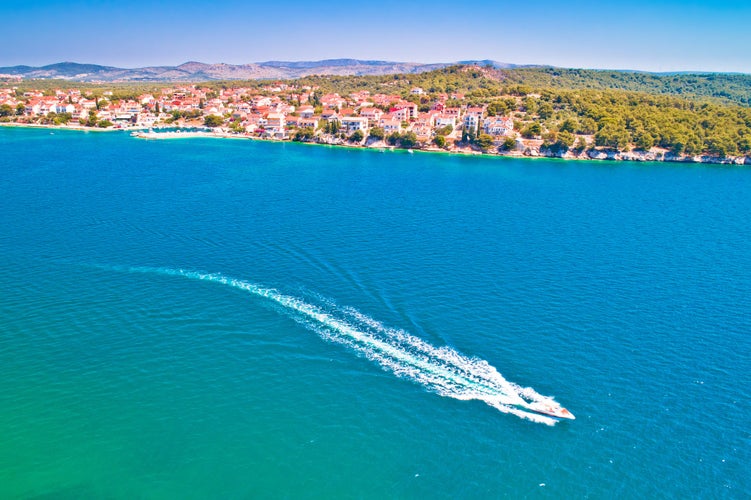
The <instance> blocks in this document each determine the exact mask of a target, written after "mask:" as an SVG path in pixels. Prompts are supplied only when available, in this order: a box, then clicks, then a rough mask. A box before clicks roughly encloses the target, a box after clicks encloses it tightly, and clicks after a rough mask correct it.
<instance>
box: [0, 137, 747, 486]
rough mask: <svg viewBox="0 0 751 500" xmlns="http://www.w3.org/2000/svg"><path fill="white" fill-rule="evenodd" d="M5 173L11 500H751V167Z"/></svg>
mask: <svg viewBox="0 0 751 500" xmlns="http://www.w3.org/2000/svg"><path fill="white" fill-rule="evenodd" d="M0 151H1V152H2V154H0V255H1V256H2V258H1V259H0V377H1V378H0V381H1V387H2V390H0V498H45V499H52V498H54V499H58V498H76V499H79V498H112V499H120V498H122V499H131V498H279V497H286V498H339V497H344V498H384V497H385V498H390V497H398V498H498V497H510V498H519V497H528V498H537V497H542V498H547V497H549V498H560V497H563V498H566V497H573V498H672V497H676V498H686V497H688V498H748V497H749V496H751V474H749V463H751V426H750V425H749V415H750V414H751V397H750V395H751V357H750V355H749V353H750V352H751V349H750V348H751V169H748V168H743V167H723V166H695V165H694V166H691V165H675V164H646V163H645V164H626V163H595V162H564V161H555V160H544V159H539V160H517V159H504V158H477V157H461V156H446V155H436V154H420V153H415V154H407V153H405V152H378V151H364V150H348V149H337V148H329V147H320V146H306V145H299V144H280V143H264V142H253V141H241V140H212V139H184V140H165V141H144V140H138V139H135V138H131V137H130V136H128V135H127V134H125V133H122V134H121V133H82V132H65V131H54V132H50V131H49V130H29V129H7V128H6V129H0ZM523 388H531V389H523ZM525 391H526V393H527V394H533V395H542V396H547V397H552V398H555V401H557V402H559V403H560V404H561V405H563V406H565V407H567V408H568V409H569V410H570V411H571V412H572V413H573V414H574V415H575V416H576V420H573V421H569V420H564V421H561V422H558V423H556V424H555V425H548V424H550V423H551V422H540V421H535V419H536V417H534V415H536V414H533V413H529V412H525V411H521V410H520V407H517V406H513V405H509V403H510V402H512V401H513V400H514V398H516V397H519V393H520V392H525ZM535 397H538V396H535ZM530 415H533V416H532V417H530ZM537 420H540V419H537Z"/></svg>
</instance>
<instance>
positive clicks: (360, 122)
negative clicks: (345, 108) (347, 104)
mask: <svg viewBox="0 0 751 500" xmlns="http://www.w3.org/2000/svg"><path fill="white" fill-rule="evenodd" d="M340 121H341V123H342V128H343V129H345V130H346V132H347V134H352V133H354V132H355V131H357V130H359V131H361V132H362V133H364V134H366V135H367V133H368V119H367V118H363V117H361V116H346V117H342V118H341V120H340Z"/></svg>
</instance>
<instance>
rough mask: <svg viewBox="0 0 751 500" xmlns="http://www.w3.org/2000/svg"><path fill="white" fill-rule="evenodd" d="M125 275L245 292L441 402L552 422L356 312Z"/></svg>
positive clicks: (501, 387)
mask: <svg viewBox="0 0 751 500" xmlns="http://www.w3.org/2000/svg"><path fill="white" fill-rule="evenodd" d="M128 271H131V272H143V273H158V274H165V275H170V276H182V277H185V278H190V279H196V280H203V281H210V282H214V283H221V284H223V285H228V286H231V287H233V288H237V289H240V290H244V291H247V292H249V293H251V294H253V295H256V296H260V297H264V298H266V299H269V300H271V301H273V302H275V303H277V304H278V305H280V306H282V307H283V308H284V309H285V311H286V312H287V313H288V314H289V315H290V316H291V317H292V318H293V319H295V320H296V321H298V322H300V323H301V324H303V325H305V326H306V327H307V328H308V329H310V330H313V331H315V332H316V333H317V334H318V335H320V336H321V337H322V338H324V339H325V340H328V341H331V342H335V343H338V344H342V345H345V346H347V347H349V348H351V349H353V350H354V351H356V352H357V353H359V354H361V355H363V356H365V357H366V358H368V359H370V360H371V361H374V362H376V363H377V364H378V365H380V366H381V367H382V368H383V369H384V370H387V371H389V372H391V373H393V374H395V375H397V376H398V377H403V378H407V379H409V380H412V381H415V382H417V383H419V384H421V385H422V386H424V387H425V388H427V389H428V390H430V391H433V392H436V393H438V394H440V395H441V396H446V397H451V398H455V399H460V400H472V399H477V400H480V401H484V402H485V403H486V404H488V405H489V406H491V407H493V408H495V409H497V410H498V411H501V412H503V413H509V414H512V415H516V416H518V417H520V418H525V419H528V420H531V421H534V422H539V423H544V424H547V425H553V424H555V423H556V422H557V420H556V419H554V418H550V417H547V416H545V415H540V414H538V413H534V412H529V411H525V410H524V409H523V408H525V407H526V405H527V404H528V402H535V401H548V402H553V400H552V398H549V397H547V396H543V395H541V394H538V393H537V392H535V391H534V390H533V389H532V388H529V387H527V388H522V387H520V386H518V385H516V384H513V383H511V382H509V381H507V380H506V379H505V378H504V377H503V376H502V375H501V374H500V373H499V372H498V371H497V370H496V369H495V368H494V367H493V366H491V365H490V364H488V362H487V361H485V360H482V359H478V358H470V357H468V356H465V355H463V354H461V353H460V352H458V351H456V350H454V349H451V348H450V347H435V346H433V345H431V344H429V343H427V342H425V341H424V340H422V339H420V338H418V337H415V336H413V335H410V334H409V333H407V332H405V331H403V330H398V329H394V328H388V327H385V326H384V325H382V324H381V323H380V322H378V321H376V320H374V319H373V318H370V317H369V316H366V315H364V314H362V313H361V312H359V311H357V310H356V309H353V308H349V307H348V308H341V307H337V306H336V305H335V304H333V303H328V304H327V307H328V308H329V309H330V310H325V309H323V308H322V307H319V306H316V305H313V304H309V303H307V302H305V301H303V300H301V299H299V298H296V297H293V296H290V295H285V294H283V293H281V292H279V291H277V290H274V289H272V288H264V287H261V286H258V285H256V284H253V283H251V282H248V281H244V280H238V279H234V278H229V277H227V276H224V275H222V274H217V273H202V272H197V271H188V270H183V269H169V268H151V267H132V268H128Z"/></svg>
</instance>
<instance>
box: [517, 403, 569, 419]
mask: <svg viewBox="0 0 751 500" xmlns="http://www.w3.org/2000/svg"><path fill="white" fill-rule="evenodd" d="M523 408H524V409H526V410H532V411H533V412H535V413H541V414H543V415H548V416H550V417H556V418H565V419H568V420H575V419H576V417H575V416H574V415H573V414H572V413H571V412H570V411H568V410H567V409H566V408H564V407H562V406H561V405H559V404H558V403H556V402H555V401H533V402H531V403H527V404H525V405H524V406H523Z"/></svg>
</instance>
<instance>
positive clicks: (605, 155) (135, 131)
mask: <svg viewBox="0 0 751 500" xmlns="http://www.w3.org/2000/svg"><path fill="white" fill-rule="evenodd" d="M0 126H2V127H8V128H34V129H50V130H70V131H78V132H121V133H122V132H129V133H130V135H131V136H132V137H134V138H137V139H144V140H179V139H234V140H238V139H247V140H253V141H263V142H276V143H287V142H294V143H297V144H308V145H312V146H332V147H341V148H347V149H366V150H376V151H378V150H382V151H383V150H388V151H403V152H405V153H415V152H417V153H437V154H448V155H460V156H478V157H489V158H493V157H495V158H517V159H530V160H534V159H538V158H545V159H559V160H566V161H595V162H610V161H616V162H621V161H624V162H635V163H641V162H655V163H681V164H710V165H731V166H747V165H749V166H751V157H749V156H745V157H744V156H737V157H715V156H706V155H705V156H676V155H671V154H669V153H668V154H666V152H665V151H659V152H656V153H655V152H636V151H628V152H621V151H615V150H598V149H591V150H587V151H582V152H581V153H580V154H578V155H576V154H573V153H571V152H570V151H568V152H566V153H565V154H563V155H560V154H550V152H548V151H545V150H543V151H539V150H534V151H533V152H530V151H518V150H517V151H507V152H482V151H479V150H476V149H473V148H471V147H461V148H457V147H452V148H451V149H444V148H438V147H436V146H428V147H426V148H415V149H405V148H398V147H396V146H391V145H387V144H385V143H384V142H383V141H377V142H373V143H371V144H367V142H366V143H363V144H354V143H341V142H338V141H337V142H325V141H320V142H319V141H293V140H291V139H272V138H264V137H258V136H252V135H250V134H247V133H246V134H238V133H235V132H228V131H224V130H214V131H211V132H209V131H186V132H183V131H181V130H180V129H179V128H178V130H176V131H170V132H153V131H151V128H150V127H127V128H112V127H108V128H98V127H82V126H73V125H43V124H31V123H16V122H4V123H0Z"/></svg>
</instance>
